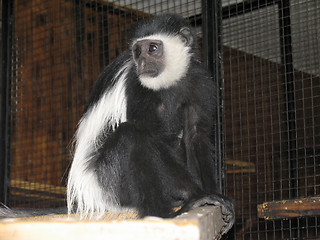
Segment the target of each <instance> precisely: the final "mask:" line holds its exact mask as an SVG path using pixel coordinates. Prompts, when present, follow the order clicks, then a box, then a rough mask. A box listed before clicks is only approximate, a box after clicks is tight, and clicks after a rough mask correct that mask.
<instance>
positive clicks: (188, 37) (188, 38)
mask: <svg viewBox="0 0 320 240" xmlns="http://www.w3.org/2000/svg"><path fill="white" fill-rule="evenodd" d="M179 35H180V38H181V40H182V41H183V43H184V44H185V45H186V46H191V45H192V44H193V36H192V33H191V30H190V29H189V28H187V27H184V28H181V30H180V33H179Z"/></svg>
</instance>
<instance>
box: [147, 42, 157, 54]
mask: <svg viewBox="0 0 320 240" xmlns="http://www.w3.org/2000/svg"><path fill="white" fill-rule="evenodd" d="M157 50H158V45H157V44H155V43H151V44H150V46H149V52H155V51H157Z"/></svg>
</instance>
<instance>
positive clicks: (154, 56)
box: [132, 39, 165, 78]
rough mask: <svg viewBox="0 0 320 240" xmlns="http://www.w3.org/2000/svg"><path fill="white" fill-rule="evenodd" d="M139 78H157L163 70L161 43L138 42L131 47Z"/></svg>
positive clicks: (156, 41) (153, 41) (154, 41)
mask: <svg viewBox="0 0 320 240" xmlns="http://www.w3.org/2000/svg"><path fill="white" fill-rule="evenodd" d="M132 52H133V57H134V61H135V63H136V66H137V74H138V76H139V77H143V76H144V77H152V78H154V77H157V76H158V75H159V74H160V73H161V72H162V71H163V69H164V62H165V61H164V56H163V42H162V41H161V40H151V39H150V40H149V39H145V40H140V41H137V42H136V43H135V44H134V45H133V47H132Z"/></svg>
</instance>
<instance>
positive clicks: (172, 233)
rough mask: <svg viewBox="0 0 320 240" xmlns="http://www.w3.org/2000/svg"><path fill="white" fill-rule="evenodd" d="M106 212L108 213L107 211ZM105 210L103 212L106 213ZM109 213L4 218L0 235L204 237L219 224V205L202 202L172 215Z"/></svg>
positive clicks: (25, 239)
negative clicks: (93, 218) (100, 217)
mask: <svg viewBox="0 0 320 240" xmlns="http://www.w3.org/2000/svg"><path fill="white" fill-rule="evenodd" d="M108 214H110V213H108ZM108 214H107V215H108ZM129 214H130V216H128V218H125V216H124V215H125V213H123V214H120V215H119V214H113V217H111V218H110V216H109V217H107V218H105V217H103V219H107V220H99V221H88V220H79V218H78V217H77V216H71V217H68V216H67V215H55V216H46V217H40V218H21V219H16V218H15V219H4V220H1V221H0V239H10V240H40V239H41V240H43V239H45V240H56V239H59V240H60V239H61V240H87V239H95V240H100V239H101V240H102V239H125V240H131V239H132V240H134V239H139V240H144V239H154V240H166V239H168V240H173V239H187V240H208V239H210V240H211V239H220V231H221V229H222V227H223V220H222V217H221V210H220V207H215V206H205V207H200V208H197V209H194V210H192V211H190V212H188V213H185V214H182V215H180V216H178V217H176V218H172V219H163V218H158V217H146V218H144V219H138V220H136V219H135V218H136V217H137V215H135V214H134V213H129ZM131 218H132V219H131Z"/></svg>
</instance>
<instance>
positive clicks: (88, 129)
mask: <svg viewBox="0 0 320 240" xmlns="http://www.w3.org/2000/svg"><path fill="white" fill-rule="evenodd" d="M131 64H132V62H131V61H129V62H125V63H124V64H123V67H122V68H121V69H120V70H119V72H118V73H117V74H116V75H115V77H114V79H113V81H114V82H115V84H114V86H113V87H110V88H109V89H107V90H106V92H105V93H104V94H103V96H102V98H101V99H100V100H99V101H98V102H97V103H96V104H95V105H93V106H92V107H91V108H90V109H88V111H87V112H86V113H85V114H84V116H83V117H82V119H81V120H80V122H79V126H78V130H77V132H76V135H75V153H74V158H73V162H72V165H71V169H70V172H69V178H68V185H67V201H68V212H69V213H71V212H72V210H73V208H74V205H77V209H76V211H77V213H78V214H80V216H81V217H82V218H86V217H92V215H93V213H97V214H98V216H99V215H101V214H103V213H104V212H105V211H119V210H120V206H119V200H118V199H116V198H115V194H114V192H113V189H112V188H113V186H112V184H111V183H110V189H108V190H109V192H107V191H106V190H102V189H101V187H100V185H99V183H98V180H97V178H96V173H95V172H94V170H93V169H90V168H88V165H89V163H90V160H91V159H90V156H92V153H94V152H95V151H96V150H97V149H98V148H99V145H100V143H99V136H100V134H102V133H103V131H104V130H105V129H106V128H107V129H112V130H114V129H115V128H116V127H117V126H118V125H119V124H120V123H121V122H125V121H126V110H127V99H126V95H125V91H126V85H125V84H126V83H125V81H126V77H127V74H128V69H129V67H130V65H131Z"/></svg>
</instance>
